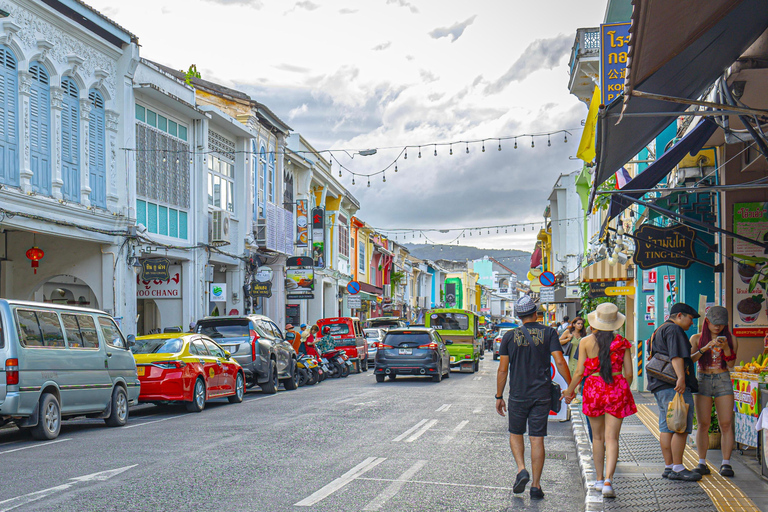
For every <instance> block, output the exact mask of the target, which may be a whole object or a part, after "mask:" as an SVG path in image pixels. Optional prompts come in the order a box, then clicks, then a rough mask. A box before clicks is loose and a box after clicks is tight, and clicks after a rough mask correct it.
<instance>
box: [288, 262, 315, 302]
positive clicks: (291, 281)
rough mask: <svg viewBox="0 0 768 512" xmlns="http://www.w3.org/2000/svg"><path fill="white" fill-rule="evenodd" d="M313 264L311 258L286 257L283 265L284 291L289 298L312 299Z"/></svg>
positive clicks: (313, 282)
mask: <svg viewBox="0 0 768 512" xmlns="http://www.w3.org/2000/svg"><path fill="white" fill-rule="evenodd" d="M314 290H315V265H314V260H313V259H312V258H307V257H304V256H297V257H294V258H288V261H286V267H285V291H286V293H287V294H288V295H287V297H288V298H289V299H313V298H314V297H315V294H314V293H313V292H314Z"/></svg>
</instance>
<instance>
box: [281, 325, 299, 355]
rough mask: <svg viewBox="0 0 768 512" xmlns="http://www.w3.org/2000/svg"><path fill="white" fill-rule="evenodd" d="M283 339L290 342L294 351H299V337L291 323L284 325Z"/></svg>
mask: <svg viewBox="0 0 768 512" xmlns="http://www.w3.org/2000/svg"><path fill="white" fill-rule="evenodd" d="M285 341H287V342H288V343H290V344H291V346H292V347H293V350H294V351H296V353H297V354H298V353H299V348H300V346H301V338H300V337H299V334H298V333H297V332H296V331H294V330H293V325H292V324H286V325H285Z"/></svg>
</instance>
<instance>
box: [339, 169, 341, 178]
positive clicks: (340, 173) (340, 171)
mask: <svg viewBox="0 0 768 512" xmlns="http://www.w3.org/2000/svg"><path fill="white" fill-rule="evenodd" d="M339 178H341V167H339Z"/></svg>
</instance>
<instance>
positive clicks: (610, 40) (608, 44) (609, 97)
mask: <svg viewBox="0 0 768 512" xmlns="http://www.w3.org/2000/svg"><path fill="white" fill-rule="evenodd" d="M628 53H629V23H628V22H627V23H608V24H606V25H600V94H601V96H602V98H601V101H600V102H601V103H602V104H603V105H608V104H609V103H610V102H611V101H613V100H615V99H616V98H617V97H618V96H619V95H621V94H622V93H623V92H624V80H625V78H626V77H627V58H628Z"/></svg>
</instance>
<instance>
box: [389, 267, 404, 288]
mask: <svg viewBox="0 0 768 512" xmlns="http://www.w3.org/2000/svg"><path fill="white" fill-rule="evenodd" d="M404 277H405V273H404V272H399V271H397V270H395V271H394V272H392V276H390V278H389V282H390V283H392V286H400V283H401V282H402V281H403V278H404Z"/></svg>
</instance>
